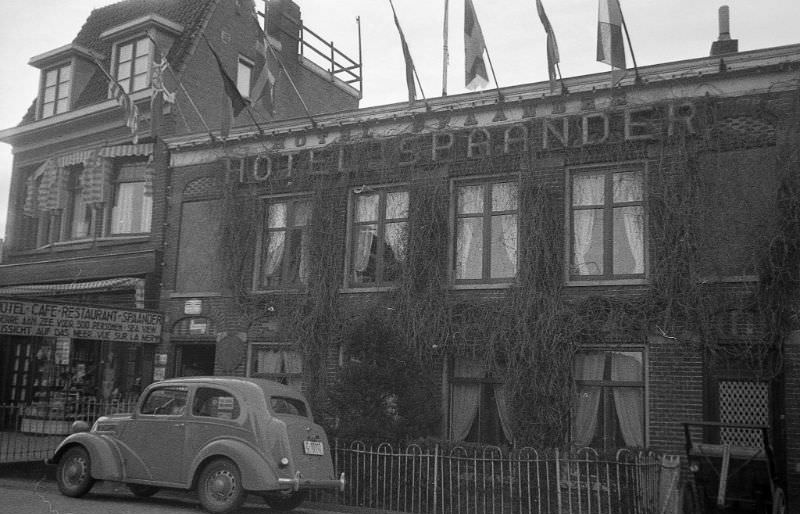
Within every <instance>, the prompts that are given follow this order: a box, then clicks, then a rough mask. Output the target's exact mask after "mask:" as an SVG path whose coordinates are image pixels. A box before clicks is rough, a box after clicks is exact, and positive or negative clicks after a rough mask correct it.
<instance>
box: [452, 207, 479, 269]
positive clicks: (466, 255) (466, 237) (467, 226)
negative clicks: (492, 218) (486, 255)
mask: <svg viewBox="0 0 800 514" xmlns="http://www.w3.org/2000/svg"><path fill="white" fill-rule="evenodd" d="M480 226H481V223H480V220H479V219H474V218H465V219H461V220H459V221H458V236H457V237H458V240H457V241H456V278H480V274H479V275H478V276H477V277H476V276H474V273H472V272H471V266H470V257H471V256H472V252H473V251H474V250H475V249H473V244H474V243H475V241H474V240H475V234H476V233H477V234H478V235H479V236H480V232H479V230H480ZM477 243H478V245H479V246H480V238H479V239H478V241H477ZM479 269H480V263H479Z"/></svg>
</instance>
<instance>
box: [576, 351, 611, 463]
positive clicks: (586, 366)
mask: <svg viewBox="0 0 800 514" xmlns="http://www.w3.org/2000/svg"><path fill="white" fill-rule="evenodd" d="M605 359H606V354H605V353H604V352H595V353H579V354H576V355H575V378H576V379H577V380H602V378H603V369H604V367H605ZM601 392H602V390H601V388H600V386H578V398H577V402H576V405H575V414H574V417H573V420H572V438H573V441H574V443H575V444H576V445H577V446H581V447H582V446H589V444H590V443H591V442H592V439H593V438H594V433H595V429H596V428H597V408H598V407H599V406H600V394H601Z"/></svg>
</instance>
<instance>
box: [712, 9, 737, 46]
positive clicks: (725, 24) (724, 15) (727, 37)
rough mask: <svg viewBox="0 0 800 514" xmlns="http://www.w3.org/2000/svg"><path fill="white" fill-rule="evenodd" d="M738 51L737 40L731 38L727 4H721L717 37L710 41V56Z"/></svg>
mask: <svg viewBox="0 0 800 514" xmlns="http://www.w3.org/2000/svg"><path fill="white" fill-rule="evenodd" d="M738 51H739V40H738V39H731V27H730V10H729V9H728V6H727V5H723V6H722V7H720V8H719V39H717V40H716V41H714V42H713V43H711V57H715V56H718V55H724V54H733V53H736V52H738Z"/></svg>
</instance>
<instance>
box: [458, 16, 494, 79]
mask: <svg viewBox="0 0 800 514" xmlns="http://www.w3.org/2000/svg"><path fill="white" fill-rule="evenodd" d="M484 53H486V42H485V41H484V40H483V32H482V31H481V25H480V23H478V17H477V16H476V15H475V6H473V5H472V0H465V2H464V54H465V62H464V65H465V67H466V70H465V71H466V74H465V83H466V86H467V89H476V88H479V87H480V88H483V87H485V86H486V84H488V83H489V74H488V73H487V72H486V62H485V61H484V60H483V54H484Z"/></svg>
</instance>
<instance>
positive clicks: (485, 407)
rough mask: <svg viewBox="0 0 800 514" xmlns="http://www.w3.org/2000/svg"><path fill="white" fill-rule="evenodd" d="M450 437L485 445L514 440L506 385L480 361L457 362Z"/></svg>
mask: <svg viewBox="0 0 800 514" xmlns="http://www.w3.org/2000/svg"><path fill="white" fill-rule="evenodd" d="M449 386H450V388H449V391H450V396H449V415H448V420H449V427H448V432H449V438H450V439H451V440H453V441H468V442H473V443H484V444H503V443H508V442H510V441H511V440H512V435H511V426H510V423H509V414H508V410H507V406H506V396H505V388H504V387H503V384H502V383H501V382H500V381H498V380H496V379H493V378H492V377H490V376H488V374H487V373H486V371H485V369H484V367H483V365H482V364H481V363H480V362H477V361H471V360H467V359H455V360H454V361H453V372H452V376H451V378H450V384H449Z"/></svg>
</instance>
